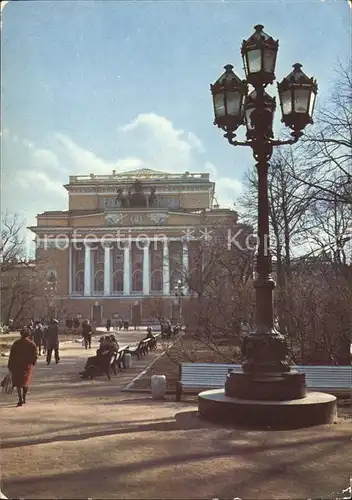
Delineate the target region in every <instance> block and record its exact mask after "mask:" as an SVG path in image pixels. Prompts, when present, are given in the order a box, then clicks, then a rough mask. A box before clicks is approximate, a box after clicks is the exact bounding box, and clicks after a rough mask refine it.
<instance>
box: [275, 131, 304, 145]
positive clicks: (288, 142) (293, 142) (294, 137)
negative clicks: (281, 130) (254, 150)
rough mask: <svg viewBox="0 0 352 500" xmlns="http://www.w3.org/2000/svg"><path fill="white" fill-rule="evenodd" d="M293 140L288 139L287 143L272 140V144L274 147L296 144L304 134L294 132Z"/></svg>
mask: <svg viewBox="0 0 352 500" xmlns="http://www.w3.org/2000/svg"><path fill="white" fill-rule="evenodd" d="M292 135H293V137H292V139H287V140H286V141H279V140H277V141H275V140H270V144H271V145H272V146H284V145H285V144H296V142H298V140H299V138H300V137H301V136H302V135H303V133H302V132H294V133H293V134H292Z"/></svg>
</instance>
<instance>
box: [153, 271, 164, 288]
mask: <svg viewBox="0 0 352 500" xmlns="http://www.w3.org/2000/svg"><path fill="white" fill-rule="evenodd" d="M151 289H152V291H153V292H160V291H161V290H162V289H163V272H162V270H161V269H154V271H153V272H152V283H151Z"/></svg>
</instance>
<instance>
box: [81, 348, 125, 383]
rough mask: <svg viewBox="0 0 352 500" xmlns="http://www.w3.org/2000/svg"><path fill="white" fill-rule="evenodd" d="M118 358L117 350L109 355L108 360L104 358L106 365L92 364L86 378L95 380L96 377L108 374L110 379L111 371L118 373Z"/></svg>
mask: <svg viewBox="0 0 352 500" xmlns="http://www.w3.org/2000/svg"><path fill="white" fill-rule="evenodd" d="M116 359H117V352H114V353H113V354H111V355H110V356H109V358H107V359H106V362H105V360H104V366H97V365H91V366H90V367H89V368H88V369H87V371H86V375H85V376H84V378H90V379H91V380H93V378H94V377H98V376H99V375H104V374H105V375H106V376H107V378H108V379H109V380H110V378H111V376H110V374H111V372H113V373H114V375H116V374H117V372H116Z"/></svg>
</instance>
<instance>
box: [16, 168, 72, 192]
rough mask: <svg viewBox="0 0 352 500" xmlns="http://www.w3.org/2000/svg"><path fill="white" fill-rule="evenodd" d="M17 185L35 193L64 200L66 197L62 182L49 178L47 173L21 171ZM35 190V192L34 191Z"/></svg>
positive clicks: (18, 174)
mask: <svg viewBox="0 0 352 500" xmlns="http://www.w3.org/2000/svg"><path fill="white" fill-rule="evenodd" d="M16 177H17V183H18V186H19V187H22V188H24V189H29V190H31V191H32V192H33V193H35V191H38V194H39V192H40V193H43V192H44V193H46V194H55V195H56V196H60V197H62V198H64V197H65V190H64V188H63V186H62V182H61V181H60V180H56V179H55V177H54V178H53V177H52V176H49V175H48V174H46V173H45V172H40V171H35V170H19V171H18V173H17V176H16ZM33 190H34V191H33Z"/></svg>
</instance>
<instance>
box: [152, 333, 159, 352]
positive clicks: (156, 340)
mask: <svg viewBox="0 0 352 500" xmlns="http://www.w3.org/2000/svg"><path fill="white" fill-rule="evenodd" d="M160 336H161V333H155V334H153V338H152V339H150V343H149V349H150V350H151V351H152V350H153V351H154V350H155V349H156V348H157V344H158V338H159V337H160Z"/></svg>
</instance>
